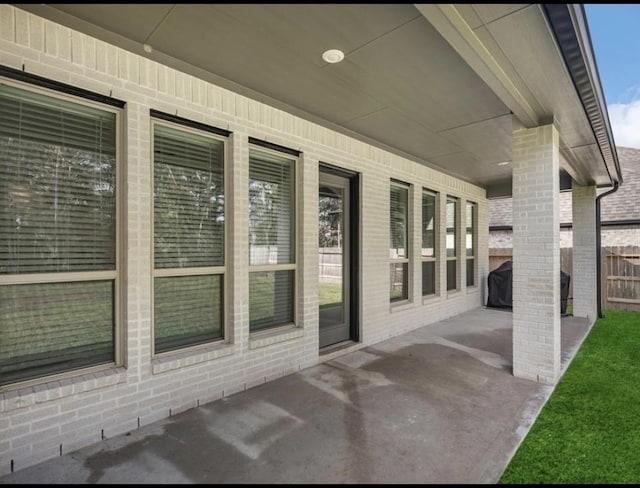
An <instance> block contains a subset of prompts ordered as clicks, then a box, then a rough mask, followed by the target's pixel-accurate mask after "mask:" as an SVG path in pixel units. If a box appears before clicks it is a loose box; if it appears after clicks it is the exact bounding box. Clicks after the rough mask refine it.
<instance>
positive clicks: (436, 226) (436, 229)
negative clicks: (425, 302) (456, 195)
mask: <svg viewBox="0 0 640 488" xmlns="http://www.w3.org/2000/svg"><path fill="white" fill-rule="evenodd" d="M425 195H430V196H432V197H433V198H434V204H435V205H434V207H435V208H434V216H433V220H434V222H433V239H434V242H433V256H425V255H424V254H422V251H420V257H421V260H422V262H423V263H424V262H429V263H435V264H434V265H433V266H434V269H435V271H434V273H433V274H434V277H433V279H434V287H433V288H434V292H433V293H428V294H426V295H422V296H423V298H425V299H428V298H432V297H435V296H438V295H439V292H440V272H439V266H438V263H439V259H438V253H439V252H440V193H439V192H437V191H434V190H429V189H427V188H423V189H422V202H424V196H425ZM422 202H421V203H422ZM423 227H424V215H423V216H422V222H421V228H423ZM420 234H421V235H420V239H422V232H421V233H420ZM421 245H424V242H422V243H421ZM421 271H422V270H421ZM422 279H423V280H424V276H422Z"/></svg>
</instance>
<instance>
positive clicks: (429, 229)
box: [422, 191, 438, 296]
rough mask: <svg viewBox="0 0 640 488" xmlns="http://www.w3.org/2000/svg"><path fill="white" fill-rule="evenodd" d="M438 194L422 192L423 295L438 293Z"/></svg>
mask: <svg viewBox="0 0 640 488" xmlns="http://www.w3.org/2000/svg"><path fill="white" fill-rule="evenodd" d="M437 226H438V219H437V218H436V194H434V193H430V192H427V191H423V192H422V295H423V296H424V295H432V294H434V293H436V281H437V277H436V269H437V254H436V236H437V234H436V229H437V228H438V227H437Z"/></svg>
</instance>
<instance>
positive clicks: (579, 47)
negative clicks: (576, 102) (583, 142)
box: [544, 3, 623, 184]
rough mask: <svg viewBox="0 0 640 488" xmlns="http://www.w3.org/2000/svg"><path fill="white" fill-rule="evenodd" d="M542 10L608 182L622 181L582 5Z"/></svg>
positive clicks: (552, 6)
mask: <svg viewBox="0 0 640 488" xmlns="http://www.w3.org/2000/svg"><path fill="white" fill-rule="evenodd" d="M544 12H545V14H546V16H547V19H548V21H549V25H550V27H551V30H552V31H553V34H554V36H555V39H556V42H557V44H558V47H559V48H560V51H561V52H562V56H563V58H564V61H565V63H566V65H567V69H568V70H569V74H570V75H571V79H572V80H573V84H574V86H575V88H576V92H577V93H578V95H579V97H580V101H581V102H582V106H583V108H584V111H585V113H586V114H587V117H588V118H589V123H590V125H591V128H592V129H593V133H594V136H595V138H596V140H597V141H598V146H599V148H600V153H601V155H602V158H603V160H604V162H605V165H606V167H607V170H608V172H609V177H610V179H611V184H613V182H614V181H617V182H618V183H619V184H621V183H622V180H623V179H622V171H621V170H620V162H619V161H618V153H617V151H616V146H615V142H614V139H613V133H612V131H611V125H610V123H609V117H608V116H607V110H606V103H605V98H604V96H603V93H602V84H601V83H600V76H599V74H598V68H597V63H596V59H595V56H594V52H593V46H592V44H591V36H590V35H589V28H588V25H587V21H586V15H585V11H584V6H583V5H582V4H553V3H551V4H544Z"/></svg>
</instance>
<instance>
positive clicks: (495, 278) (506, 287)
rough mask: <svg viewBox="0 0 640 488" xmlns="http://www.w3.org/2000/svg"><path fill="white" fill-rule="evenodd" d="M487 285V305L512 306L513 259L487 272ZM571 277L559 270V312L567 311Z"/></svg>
mask: <svg viewBox="0 0 640 488" xmlns="http://www.w3.org/2000/svg"><path fill="white" fill-rule="evenodd" d="M487 281H488V285H489V297H488V298H487V307H497V308H512V307H513V295H512V283H513V261H505V262H504V263H502V264H501V265H500V266H499V267H498V268H496V269H494V270H493V271H492V272H491V273H489V277H488V279H487ZM570 282H571V277H570V276H569V275H568V274H567V273H565V272H564V271H560V313H561V314H564V313H566V312H567V298H568V297H569V283H570Z"/></svg>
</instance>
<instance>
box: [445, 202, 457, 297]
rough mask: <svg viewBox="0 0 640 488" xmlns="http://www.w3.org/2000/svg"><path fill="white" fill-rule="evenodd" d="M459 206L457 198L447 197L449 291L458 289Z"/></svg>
mask: <svg viewBox="0 0 640 488" xmlns="http://www.w3.org/2000/svg"><path fill="white" fill-rule="evenodd" d="M458 206H459V201H458V199H457V198H456V197H451V196H448V197H447V214H446V216H447V240H446V244H447V291H451V290H457V289H458V257H459V256H458V254H459V253H458V232H459V231H458V221H459V219H458Z"/></svg>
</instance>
